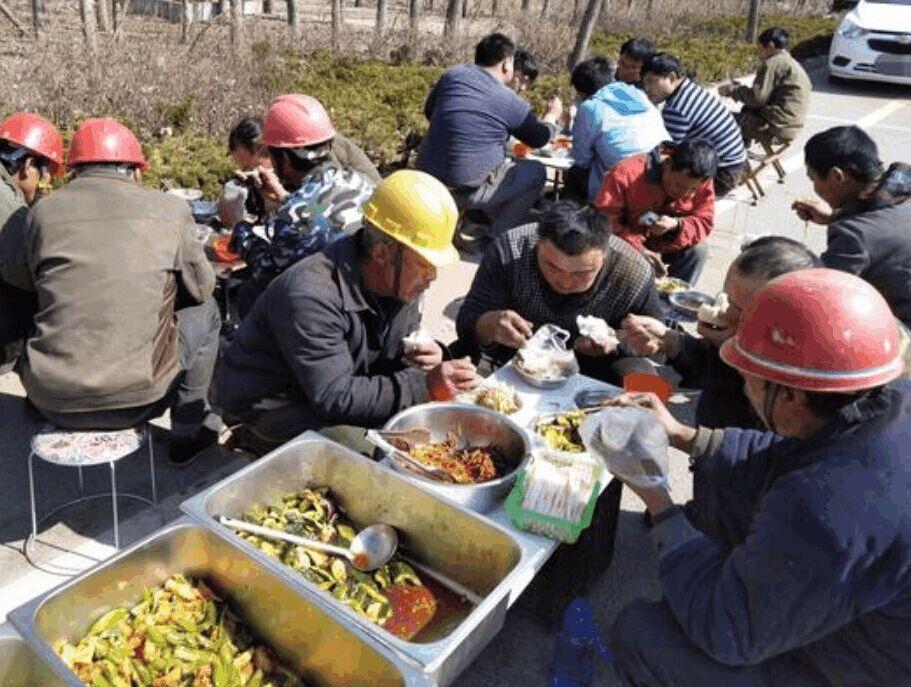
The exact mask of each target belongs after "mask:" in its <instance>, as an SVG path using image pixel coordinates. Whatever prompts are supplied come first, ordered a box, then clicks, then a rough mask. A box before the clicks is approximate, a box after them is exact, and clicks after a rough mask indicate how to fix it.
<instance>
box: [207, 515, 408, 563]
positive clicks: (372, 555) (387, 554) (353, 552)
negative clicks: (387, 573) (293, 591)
mask: <svg viewBox="0 0 911 687" xmlns="http://www.w3.org/2000/svg"><path fill="white" fill-rule="evenodd" d="M218 521H219V522H220V523H221V524H222V525H224V526H225V527H230V528H231V529H234V530H240V531H242V532H249V533H250V534H256V535H259V536H260V537H265V538H266V539H277V540H278V541H284V542H288V543H289V544H295V545H297V546H303V547H306V548H308V549H315V550H317V551H322V552H324V553H331V554H333V555H336V556H341V557H343V558H346V559H348V561H349V562H350V563H351V565H353V566H354V568H355V569H356V570H360V571H361V572H371V571H373V570H376V569H377V568H379V567H380V566H382V565H385V564H386V563H388V562H389V561H390V559H391V558H392V557H393V555H395V551H396V549H397V548H398V546H399V537H398V534H396V532H395V529H394V528H392V527H390V526H389V525H371V526H370V527H367V528H365V529H363V530H361V531H360V532H359V533H358V535H357V536H356V537H355V538H354V539H353V540H352V541H351V545H350V547H349V548H347V549H346V548H345V547H343V546H335V545H333V544H326V543H325V542H321V541H319V540H317V539H307V538H306V537H298V536H297V535H294V534H288V533H287V532H282V531H281V530H273V529H271V528H269V527H263V526H261V525H254V524H252V523H249V522H244V521H243V520H234V519H233V518H227V517H225V516H224V515H222V516H221V517H219V518H218Z"/></svg>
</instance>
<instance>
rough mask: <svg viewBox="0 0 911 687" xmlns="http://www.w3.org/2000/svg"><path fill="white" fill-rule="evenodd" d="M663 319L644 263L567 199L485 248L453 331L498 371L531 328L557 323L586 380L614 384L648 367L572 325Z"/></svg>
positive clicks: (596, 216)
mask: <svg viewBox="0 0 911 687" xmlns="http://www.w3.org/2000/svg"><path fill="white" fill-rule="evenodd" d="M663 312H664V311H663V308H662V306H661V303H660V301H659V299H658V295H657V292H656V290H655V284H654V279H653V276H652V271H651V269H650V268H649V266H648V263H646V262H645V260H643V259H642V257H641V256H639V255H637V254H636V251H635V250H633V249H632V248H631V247H630V246H629V245H628V244H627V243H625V242H624V241H622V240H620V239H618V238H617V237H616V236H613V235H612V234H611V231H610V227H609V225H608V224H607V222H606V221H605V218H604V216H603V215H601V214H600V213H598V212H597V211H595V210H593V209H592V208H590V207H585V206H582V205H579V204H578V203H576V202H573V201H568V200H564V201H559V202H556V203H554V204H552V205H551V206H550V207H548V208H546V209H545V210H543V211H542V212H541V213H540V214H539V217H538V221H537V222H535V223H532V224H527V225H524V226H521V227H516V228H515V229H512V230H510V231H508V232H506V234H504V235H503V236H501V237H499V238H498V239H497V240H496V241H495V242H494V243H493V244H491V245H490V246H489V247H488V249H487V252H486V253H485V255H484V259H483V260H482V262H481V265H480V267H479V268H478V271H477V273H476V274H475V277H474V281H473V282H472V284H471V289H469V291H468V295H467V296H466V298H465V301H464V302H463V303H462V307H461V309H460V310H459V314H458V317H457V318H456V329H457V331H458V334H459V342H460V343H461V344H464V345H465V346H466V347H467V349H468V350H469V351H471V352H472V353H473V354H474V355H475V356H478V355H483V356H484V357H486V358H487V359H489V361H490V362H491V363H492V364H493V365H494V366H499V365H503V364H505V363H506V362H508V361H509V360H510V358H512V356H513V355H514V354H515V352H516V349H518V348H520V347H521V346H522V344H523V343H524V342H525V340H526V339H527V338H528V337H530V336H531V335H532V333H533V331H534V330H535V329H537V328H538V327H541V326H542V325H545V324H555V325H557V326H559V327H562V328H563V329H565V330H567V331H568V332H570V334H571V337H572V338H571V341H573V343H574V345H575V349H576V352H577V353H578V354H579V361H580V365H581V367H582V371H583V372H584V373H585V374H589V375H592V376H595V377H599V378H602V379H606V380H607V381H611V382H613V383H618V382H619V381H620V380H621V378H622V375H623V374H624V373H625V372H630V371H634V370H637V369H638V370H651V369H652V367H651V365H650V364H649V363H648V362H647V361H645V360H643V359H641V358H637V357H633V358H630V357H628V356H626V355H623V354H621V353H620V352H618V350H617V349H616V347H615V346H614V345H608V346H603V345H599V344H596V343H595V342H594V341H592V340H590V339H587V338H584V337H579V329H578V326H577V324H576V318H577V317H578V316H579V315H591V316H595V317H599V318H601V319H603V320H604V321H606V322H607V324H608V325H609V326H611V327H619V326H620V323H621V322H622V321H623V318H624V317H626V316H627V315H628V314H629V313H637V314H642V315H650V316H652V317H662V316H663Z"/></svg>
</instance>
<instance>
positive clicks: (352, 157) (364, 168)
mask: <svg viewBox="0 0 911 687" xmlns="http://www.w3.org/2000/svg"><path fill="white" fill-rule="evenodd" d="M329 159H330V160H332V162H333V164H334V165H335V166H336V167H338V168H339V169H351V170H354V171H355V172H357V173H358V174H362V175H363V176H365V177H367V178H368V179H369V180H370V181H371V182H372V183H373V185H374V186H375V185H377V184H379V183H380V173H379V172H378V171H377V169H376V165H374V164H373V163H372V162H371V161H370V158H369V157H367V154H366V153H365V152H364V151H363V150H361V149H360V148H358V147H357V144H356V143H355V142H354V141H352V140H351V139H350V138H348V137H347V136H342V135H341V134H336V135H335V136H334V137H333V139H332V141H331V142H330V143H329Z"/></svg>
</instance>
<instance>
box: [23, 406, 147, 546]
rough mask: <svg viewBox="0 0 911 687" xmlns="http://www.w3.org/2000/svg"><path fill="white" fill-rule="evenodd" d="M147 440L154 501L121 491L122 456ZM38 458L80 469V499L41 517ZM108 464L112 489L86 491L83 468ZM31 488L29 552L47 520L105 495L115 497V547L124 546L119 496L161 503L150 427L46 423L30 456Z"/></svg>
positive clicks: (29, 482) (29, 476) (39, 432)
mask: <svg viewBox="0 0 911 687" xmlns="http://www.w3.org/2000/svg"><path fill="white" fill-rule="evenodd" d="M143 443H147V445H148V450H149V477H150V480H151V492H152V494H151V496H152V498H151V500H149V499H147V498H145V497H143V496H138V495H137V494H129V493H120V494H118V493H117V468H116V465H117V463H118V462H119V461H120V460H121V459H122V458H125V457H127V456H129V455H132V454H133V453H136V452H137V451H139V449H141V448H142V445H143ZM35 457H38V458H40V459H41V460H43V461H45V462H47V463H52V464H54V465H60V466H62V467H70V468H73V467H74V468H76V469H77V470H78V471H79V498H76V499H73V500H71V501H67V502H66V503H64V504H63V505H61V506H58V507H57V508H55V509H54V510H52V511H51V512H50V513H48V514H47V515H45V516H44V517H43V518H42V519H41V521H40V522H39V520H38V511H37V504H36V502H35V470H34V467H35ZM104 464H107V465H108V467H109V469H110V472H111V491H109V492H102V493H99V494H89V495H86V493H85V485H84V482H83V475H82V468H85V467H92V466H95V465H104ZM28 487H29V497H30V501H31V511H32V533H31V534H30V535H29V536H28V537H27V538H26V540H25V553H26V555H28V554H29V546H30V545H31V544H32V543H33V542H34V541H35V540H36V539H37V538H38V526H39V525H40V524H43V523H45V522H46V521H47V520H48V519H50V518H52V517H53V516H54V515H56V514H57V513H59V512H60V511H62V510H64V509H65V508H69V507H70V506H74V505H76V504H78V503H85V502H87V501H93V500H96V499H101V498H107V497H110V498H111V506H112V509H113V511H114V547H115V548H117V549H119V548H120V523H119V520H118V515H117V498H118V496H120V497H123V498H128V499H133V500H134V501H139V502H141V503H145V504H147V505H149V506H154V505H156V504H157V503H158V492H157V490H156V486H155V453H154V450H153V448H152V437H151V432H150V431H149V426H148V425H147V424H146V425H143V426H142V427H140V428H138V429H137V428H133V429H124V430H120V431H104V430H101V431H99V430H90V431H70V430H62V429H58V428H57V427H53V426H50V425H46V426H44V427H42V428H41V429H40V430H38V432H37V433H36V434H35V435H34V436H33V437H32V446H31V452H30V453H29V456H28Z"/></svg>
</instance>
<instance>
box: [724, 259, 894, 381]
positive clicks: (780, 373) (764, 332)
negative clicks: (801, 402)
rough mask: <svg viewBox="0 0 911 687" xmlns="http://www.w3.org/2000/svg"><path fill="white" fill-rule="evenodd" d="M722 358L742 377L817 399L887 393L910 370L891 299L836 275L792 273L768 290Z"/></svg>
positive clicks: (758, 298)
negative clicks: (821, 394)
mask: <svg viewBox="0 0 911 687" xmlns="http://www.w3.org/2000/svg"><path fill="white" fill-rule="evenodd" d="M721 358H722V360H724V362H726V363H727V364H728V365H730V366H731V367H733V368H736V369H737V370H738V371H739V372H741V373H743V374H750V375H754V376H756V377H760V378H762V379H766V380H768V381H770V382H775V383H778V384H782V385H784V386H789V387H792V388H794V389H804V390H806V391H816V392H843V393H850V392H853V391H861V390H863V389H870V388H873V387H877V386H882V385H883V384H886V383H887V382H891V381H892V380H893V379H896V378H897V377H899V376H900V375H901V374H902V371H903V367H904V366H903V363H902V359H901V353H900V351H899V333H898V324H897V322H896V320H895V316H894V315H893V314H892V311H891V310H890V309H889V305H888V304H887V303H886V301H885V299H884V298H883V297H882V296H881V295H880V294H879V292H878V291H877V290H876V289H874V288H873V287H872V286H871V285H870V284H868V283H867V282H865V281H864V280H863V279H860V278H859V277H855V276H854V275H851V274H848V273H847V272H841V271H838V270H830V269H810V270H800V271H798V272H791V273H789V274H785V275H782V276H780V277H778V278H776V279H773V280H772V281H770V282H769V283H768V284H766V285H765V286H764V287H762V289H760V290H759V291H758V292H757V293H756V295H755V296H753V299H752V300H751V301H750V303H749V305H747V307H746V309H745V310H744V311H743V314H742V315H741V317H740V323H739V325H738V327H737V334H736V335H735V336H733V337H731V338H730V339H728V340H727V341H725V342H724V344H722V346H721Z"/></svg>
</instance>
